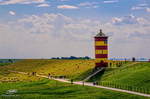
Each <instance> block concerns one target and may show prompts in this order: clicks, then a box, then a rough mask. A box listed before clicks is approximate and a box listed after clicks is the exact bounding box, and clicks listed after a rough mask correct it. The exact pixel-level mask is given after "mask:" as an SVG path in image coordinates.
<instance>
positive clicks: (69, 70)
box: [1, 59, 95, 79]
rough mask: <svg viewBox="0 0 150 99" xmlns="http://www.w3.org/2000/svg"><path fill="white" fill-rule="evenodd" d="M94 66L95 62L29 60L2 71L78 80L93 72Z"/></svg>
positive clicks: (4, 68)
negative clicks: (89, 71)
mask: <svg viewBox="0 0 150 99" xmlns="http://www.w3.org/2000/svg"><path fill="white" fill-rule="evenodd" d="M94 66H95V65H94V60H82V59H79V60H48V59H47V60H46V59H28V60H22V61H18V62H16V63H13V64H11V65H9V66H5V67H1V69H3V70H5V71H6V70H16V71H23V72H37V73H38V74H43V75H48V73H50V74H51V76H66V77H67V78H72V79H76V78H78V77H79V76H80V75H82V74H83V73H84V72H85V71H88V70H92V69H93V68H94Z"/></svg>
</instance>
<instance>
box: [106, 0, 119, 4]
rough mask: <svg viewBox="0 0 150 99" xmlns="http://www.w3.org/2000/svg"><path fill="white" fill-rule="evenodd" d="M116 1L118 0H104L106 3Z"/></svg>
mask: <svg viewBox="0 0 150 99" xmlns="http://www.w3.org/2000/svg"><path fill="white" fill-rule="evenodd" d="M117 2H118V0H105V1H104V3H107V4H109V3H117Z"/></svg>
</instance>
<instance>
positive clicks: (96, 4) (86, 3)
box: [78, 2, 99, 8]
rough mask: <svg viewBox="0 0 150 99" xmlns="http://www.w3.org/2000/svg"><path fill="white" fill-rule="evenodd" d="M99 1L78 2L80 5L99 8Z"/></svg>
mask: <svg viewBox="0 0 150 99" xmlns="http://www.w3.org/2000/svg"><path fill="white" fill-rule="evenodd" d="M98 4H99V3H98V2H82V3H80V4H78V6H81V7H86V8H98V7H99V6H98Z"/></svg>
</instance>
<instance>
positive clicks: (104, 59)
mask: <svg viewBox="0 0 150 99" xmlns="http://www.w3.org/2000/svg"><path fill="white" fill-rule="evenodd" d="M101 61H104V62H107V61H108V59H107V58H96V60H95V62H96V63H98V62H101Z"/></svg>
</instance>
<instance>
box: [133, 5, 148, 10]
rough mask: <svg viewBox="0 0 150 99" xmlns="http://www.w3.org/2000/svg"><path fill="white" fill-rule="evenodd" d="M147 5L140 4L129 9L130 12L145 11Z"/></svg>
mask: <svg viewBox="0 0 150 99" xmlns="http://www.w3.org/2000/svg"><path fill="white" fill-rule="evenodd" d="M147 6H148V4H145V3H141V4H138V5H136V6H133V7H132V8H131V10H145V9H146V8H147Z"/></svg>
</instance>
